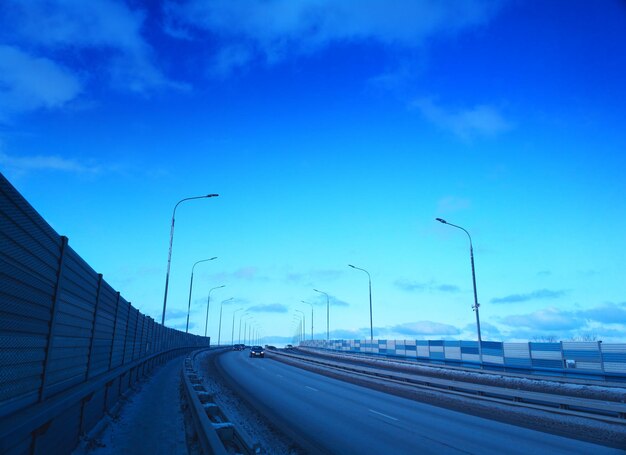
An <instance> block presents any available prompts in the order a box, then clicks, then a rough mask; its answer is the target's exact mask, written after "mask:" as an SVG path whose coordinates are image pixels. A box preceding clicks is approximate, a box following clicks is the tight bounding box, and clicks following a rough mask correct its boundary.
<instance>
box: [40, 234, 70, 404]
mask: <svg viewBox="0 0 626 455" xmlns="http://www.w3.org/2000/svg"><path fill="white" fill-rule="evenodd" d="M67 244H68V238H67V237H65V236H61V249H60V256H59V269H58V272H57V283H56V286H55V288H54V296H53V298H52V308H51V313H52V314H51V316H50V327H49V329H48V343H47V344H46V354H45V360H44V364H43V372H42V375H41V387H40V388H39V401H40V402H41V401H43V400H44V399H45V398H46V386H47V382H48V368H49V367H50V355H51V354H52V344H53V343H52V341H53V339H54V329H55V327H56V321H57V313H58V309H59V305H58V304H59V300H60V296H61V290H62V288H63V269H64V265H65V252H66V250H67Z"/></svg>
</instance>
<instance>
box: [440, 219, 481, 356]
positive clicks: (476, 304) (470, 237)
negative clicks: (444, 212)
mask: <svg viewBox="0 0 626 455" xmlns="http://www.w3.org/2000/svg"><path fill="white" fill-rule="evenodd" d="M435 220H437V221H439V222H440V223H443V224H447V225H448V226H452V227H455V228H457V229H461V230H462V231H463V232H465V233H466V234H467V238H469V242H470V262H471V264H472V283H473V285H474V306H473V307H472V308H473V309H474V311H475V312H476V331H477V333H478V357H479V358H480V363H483V347H482V338H481V336H480V316H479V314H478V307H479V306H480V304H479V303H478V293H477V292H476V272H475V271H474V247H473V246H472V236H470V234H469V232H467V230H466V229H464V228H462V227H461V226H457V225H456V224H452V223H448V222H447V221H446V220H444V219H442V218H435Z"/></svg>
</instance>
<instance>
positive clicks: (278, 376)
mask: <svg viewBox="0 0 626 455" xmlns="http://www.w3.org/2000/svg"><path fill="white" fill-rule="evenodd" d="M276 377H277V378H282V377H284V376H283V375H282V374H277V375H276Z"/></svg>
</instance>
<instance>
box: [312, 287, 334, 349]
mask: <svg viewBox="0 0 626 455" xmlns="http://www.w3.org/2000/svg"><path fill="white" fill-rule="evenodd" d="M313 290H314V291H315V292H319V293H320V294H324V295H325V296H326V341H328V340H329V339H330V336H329V333H330V330H329V327H330V323H329V321H330V303H329V300H328V294H326V293H325V292H324V291H318V290H317V289H313Z"/></svg>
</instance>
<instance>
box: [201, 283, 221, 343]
mask: <svg viewBox="0 0 626 455" xmlns="http://www.w3.org/2000/svg"><path fill="white" fill-rule="evenodd" d="M225 286H226V285H225V284H222V285H221V286H217V287H214V288H211V289H209V297H208V298H207V299H206V321H204V336H205V337H206V330H207V327H208V326H209V305H210V304H211V291H213V290H215V289H220V288H223V287H225Z"/></svg>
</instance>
